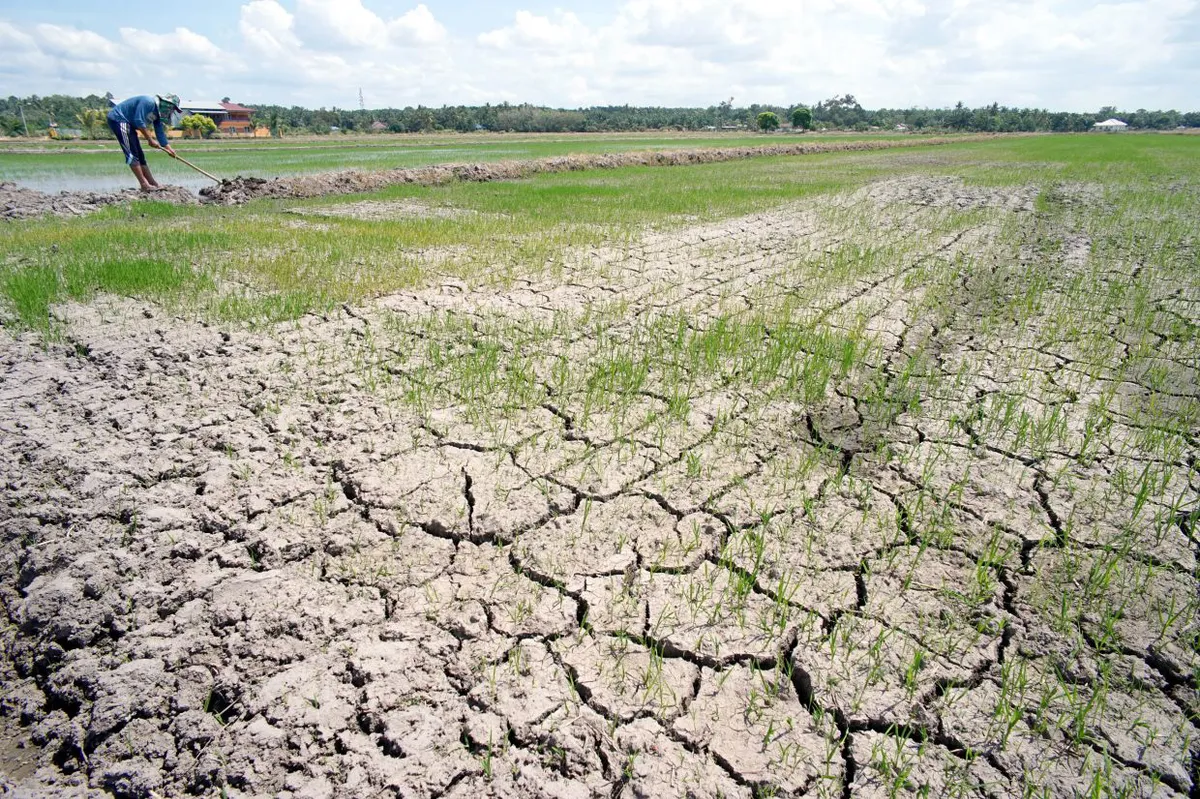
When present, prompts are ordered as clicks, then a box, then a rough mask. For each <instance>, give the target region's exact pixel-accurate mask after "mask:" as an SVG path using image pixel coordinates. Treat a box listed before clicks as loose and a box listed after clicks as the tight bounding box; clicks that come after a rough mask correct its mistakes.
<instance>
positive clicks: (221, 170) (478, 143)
mask: <svg viewBox="0 0 1200 799" xmlns="http://www.w3.org/2000/svg"><path fill="white" fill-rule="evenodd" d="M881 138H903V137H901V136H889V135H888V134H879V133H875V134H871V135H870V136H866V135H856V134H841V133H838V134H818V133H806V134H804V135H803V136H794V135H788V134H776V135H774V136H762V135H756V134H753V133H749V132H746V131H742V132H738V131H720V132H708V133H682V132H681V133H637V134H633V133H631V134H612V133H608V134H515V133H514V134H503V135H497V134H455V135H445V134H440V135H439V134H420V135H401V136H395V135H386V134H384V135H374V136H357V137H354V136H301V137H295V138H292V137H288V138H284V139H211V140H210V139H198V140H191V139H182V140H177V141H175V142H173V145H174V146H175V147H176V148H177V149H178V150H179V153H180V154H181V155H183V156H184V157H185V158H187V159H188V160H189V161H191V162H192V163H194V164H196V166H198V167H200V168H201V169H203V170H205V171H207V172H210V173H213V174H215V175H217V176H218V177H232V176H234V175H245V176H253V177H274V176H278V175H297V174H306V173H312V172H322V171H328V170H336V169H395V168H397V167H417V166H426V165H429V164H445V163H483V162H489V161H499V160H518V159H529V158H546V157H552V156H562V155H569V154H586V153H620V152H629V151H646V150H667V149H679V148H685V147H687V148H692V147H737V146H755V145H761V144H763V143H764V142H776V141H799V140H802V141H853V140H860V139H876V140H878V139H881ZM148 157H149V158H150V166H151V169H152V170H153V171H154V173H155V174H156V175H157V176H159V177H162V178H163V180H164V182H171V183H174V184H176V185H184V186H187V187H189V188H193V189H196V188H200V187H203V186H206V185H211V182H210V181H208V180H207V179H206V178H204V177H203V176H202V175H199V174H198V173H196V172H193V171H192V170H191V169H189V168H188V167H186V166H184V165H182V164H179V163H175V162H173V161H171V160H169V159H167V158H164V157H161V156H160V155H159V154H158V153H153V152H151V153H150V154H149V156H148ZM5 180H7V181H13V182H16V183H18V184H20V185H23V186H28V187H30V188H33V189H38V190H40V191H64V190H69V191H79V190H89V191H92V190H113V189H119V188H125V187H129V186H136V185H137V182H136V181H135V180H134V179H133V177H132V175H130V174H129V170H128V169H125V168H124V159H123V158H122V156H121V148H120V147H119V146H118V145H117V142H116V140H115V139H113V140H108V141H61V142H47V141H30V142H18V141H13V142H8V143H0V181H5Z"/></svg>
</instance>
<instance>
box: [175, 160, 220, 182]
mask: <svg viewBox="0 0 1200 799" xmlns="http://www.w3.org/2000/svg"><path fill="white" fill-rule="evenodd" d="M171 157H172V158H174V159H175V160H176V161H182V162H183V163H185V164H187V165H188V166H190V167H191V168H192V169H194V170H196V171H197V172H199V173H200V174H201V175H204V177H206V178H208V179H209V180H215V181H216V182H217V183H220V182H221V179H220V178H218V177H215V176H214V175H210V174H209V173H207V172H205V171H204V170H203V169H201V168H200V167H198V166H196V165H195V164H193V163H192V162H191V161H189V160H187V159H186V158H184V157H183V156H181V155H173V156H171Z"/></svg>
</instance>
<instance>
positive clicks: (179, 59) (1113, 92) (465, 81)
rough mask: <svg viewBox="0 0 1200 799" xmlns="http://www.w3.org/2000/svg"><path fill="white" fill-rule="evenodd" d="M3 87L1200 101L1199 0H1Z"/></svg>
mask: <svg viewBox="0 0 1200 799" xmlns="http://www.w3.org/2000/svg"><path fill="white" fill-rule="evenodd" d="M0 54H2V55H0V94H3V95H5V96H8V95H18V96H26V95H30V94H38V95H46V94H72V95H83V94H91V93H95V94H100V95H103V94H104V93H105V92H112V93H113V94H114V95H116V96H118V97H123V96H128V95H131V94H166V93H175V94H179V95H180V96H182V97H184V98H185V99H220V98H221V97H226V96H228V97H231V98H232V99H233V100H234V101H237V102H243V103H248V104H254V103H260V104H266V103H273V104H280V105H293V104H294V105H303V106H307V107H311V108H317V107H322V106H323V107H334V106H336V107H339V108H356V107H358V103H359V91H360V90H361V92H362V96H363V100H364V101H365V103H366V106H367V107H368V108H382V107H403V106H410V105H418V104H423V105H431V106H441V105H457V104H466V105H482V104H483V103H500V102H510V103H523V102H529V103H534V104H538V105H548V106H554V107H560V108H577V107H584V106H592V105H624V104H629V105H665V106H711V105H716V104H717V103H719V102H722V101H727V100H729V99H730V98H732V99H733V101H734V105H737V106H745V105H749V104H751V103H762V104H773V105H782V106H791V105H795V104H798V103H805V104H811V103H815V102H817V101H818V100H822V99H825V98H828V97H832V96H840V95H843V94H847V93H849V94H853V95H855V96H856V97H857V99H858V101H859V102H860V103H862V105H863V106H865V107H867V108H881V107H888V108H896V107H905V108H906V107H912V106H917V107H930V108H940V107H945V106H950V105H953V104H954V103H956V102H959V101H961V102H963V103H965V104H967V105H968V106H978V105H985V104H991V103H993V102H996V103H1000V104H1001V105H1009V106H1033V107H1040V108H1049V109H1052V110H1066V111H1096V110H1098V109H1099V108H1101V107H1102V106H1107V105H1113V106H1117V107H1118V108H1121V109H1130V110H1133V109H1137V108H1149V109H1168V108H1175V109H1177V110H1181V111H1185V110H1200V90H1198V89H1197V88H1196V87H1198V86H1200V0H1111V2H1083V1H1082V0H594V1H593V2H577V1H576V0H558V2H553V1H552V0H492V2H485V1H484V0H460V1H459V2H453V1H452V0H426V1H425V2H421V3H414V2H409V1H408V0H202V2H186V3H176V2H169V0H125V2H123V3H121V4H115V3H97V2H95V1H94V0H40V2H36V3H32V2H27V1H26V0H0Z"/></svg>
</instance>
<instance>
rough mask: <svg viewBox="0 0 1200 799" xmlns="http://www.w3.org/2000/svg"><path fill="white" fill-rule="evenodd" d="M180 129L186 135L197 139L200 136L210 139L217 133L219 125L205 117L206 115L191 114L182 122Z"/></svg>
mask: <svg viewBox="0 0 1200 799" xmlns="http://www.w3.org/2000/svg"><path fill="white" fill-rule="evenodd" d="M179 127H180V128H181V129H182V130H183V132H184V135H186V136H192V137H197V138H198V137H200V136H203V137H205V138H208V137H209V136H211V135H213V134H214V133H216V132H217V123H216V122H213V121H212V118H211V117H206V116H204V114H189V115H187V116H185V117H184V118H183V119H182V120H181V121H180V123H179Z"/></svg>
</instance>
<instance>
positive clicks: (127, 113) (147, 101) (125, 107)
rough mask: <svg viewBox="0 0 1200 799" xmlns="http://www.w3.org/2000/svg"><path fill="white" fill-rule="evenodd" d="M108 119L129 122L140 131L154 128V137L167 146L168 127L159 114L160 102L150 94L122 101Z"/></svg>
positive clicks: (109, 114)
mask: <svg viewBox="0 0 1200 799" xmlns="http://www.w3.org/2000/svg"><path fill="white" fill-rule="evenodd" d="M108 118H109V119H112V120H114V121H116V122H128V123H129V124H130V125H133V126H134V127H135V128H137V129H138V130H142V129H143V128H148V127H150V126H151V125H153V126H154V135H155V136H156V137H157V138H158V143H159V144H161V145H162V146H163V147H166V146H167V126H166V125H164V124H163V121H162V117H161V116H159V113H158V100H156V99H154V98H153V97H151V96H150V95H148V94H139V95H138V96H136V97H130V98H129V99H127V100H122V101H121V102H119V103H117V104H116V105H114V106H113V108H112V110H111V111H109V112H108Z"/></svg>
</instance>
